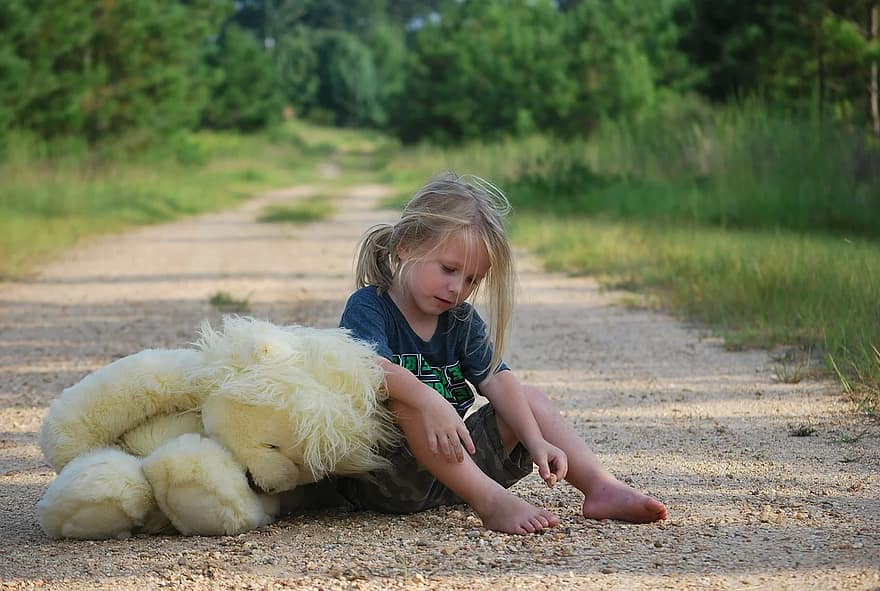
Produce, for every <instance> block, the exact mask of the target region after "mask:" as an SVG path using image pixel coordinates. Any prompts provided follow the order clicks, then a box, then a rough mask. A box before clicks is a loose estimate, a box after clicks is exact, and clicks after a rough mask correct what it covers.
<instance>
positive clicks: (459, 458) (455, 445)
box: [449, 434, 464, 462]
mask: <svg viewBox="0 0 880 591" xmlns="http://www.w3.org/2000/svg"><path fill="white" fill-rule="evenodd" d="M449 444H450V445H451V446H452V450H453V451H454V452H455V461H456V462H463V461H464V452H463V451H461V443H459V441H458V435H457V434H453V435H450V437H449Z"/></svg>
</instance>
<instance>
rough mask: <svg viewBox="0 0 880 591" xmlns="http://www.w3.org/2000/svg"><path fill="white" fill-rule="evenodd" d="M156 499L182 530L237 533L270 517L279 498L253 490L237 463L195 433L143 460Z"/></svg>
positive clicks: (259, 524)
mask: <svg viewBox="0 0 880 591" xmlns="http://www.w3.org/2000/svg"><path fill="white" fill-rule="evenodd" d="M143 470H144V474H145V475H146V477H147V480H149V482H150V484H151V485H152V487H153V492H154V493H155V495H156V502H157V503H158V505H159V508H160V509H162V512H163V513H164V514H165V515H167V516H168V518H169V519H170V520H171V523H173V524H174V527H175V528H177V531H179V532H180V533H182V534H185V535H192V534H198V535H208V536H212V535H235V534H239V533H242V532H245V531H249V530H252V529H254V528H257V527H260V526H263V525H266V524H267V523H271V522H272V521H274V520H275V518H276V517H277V516H278V511H279V508H280V503H279V500H278V499H277V498H274V497H268V496H262V497H261V496H260V495H257V494H256V493H255V492H254V491H253V490H251V488H250V486H248V481H247V477H246V476H245V472H244V469H243V468H242V466H241V464H239V463H238V462H236V461H235V458H233V457H232V455H231V454H230V453H229V452H228V451H227V450H226V449H225V448H224V447H223V446H222V445H220V444H219V443H217V442H216V441H212V440H210V439H207V438H205V437H202V436H201V435H198V434H196V433H188V434H186V435H181V436H180V437H177V438H176V439H173V440H171V441H169V442H168V443H165V444H164V445H162V446H160V447H159V449H157V450H156V451H155V452H153V453H152V454H150V457H148V458H147V459H146V460H144V465H143Z"/></svg>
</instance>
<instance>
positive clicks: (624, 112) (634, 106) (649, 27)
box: [567, 0, 694, 133]
mask: <svg viewBox="0 0 880 591" xmlns="http://www.w3.org/2000/svg"><path fill="white" fill-rule="evenodd" d="M679 5H681V1H680V0H658V1H656V2H651V3H647V4H646V3H632V2H626V1H625V0H582V1H580V2H577V3H569V5H568V6H567V9H568V10H569V12H568V13H567V14H568V18H567V22H568V23H569V27H570V28H569V32H568V43H567V46H568V47H571V48H572V49H573V59H572V64H571V74H570V75H571V77H572V78H573V79H574V80H576V81H577V87H578V98H577V102H576V104H577V107H576V108H575V109H574V111H573V113H572V119H573V120H574V125H573V126H571V128H572V129H573V131H574V132H575V133H586V132H588V131H589V130H590V129H592V128H593V126H595V124H596V122H597V121H599V120H600V119H602V118H618V117H635V116H638V115H639V114H641V113H642V112H644V111H646V110H649V109H651V108H652V107H653V106H654V104H655V102H656V96H657V90H658V89H659V88H661V87H663V88H668V89H671V90H674V91H684V90H687V89H689V88H690V87H691V86H692V85H693V83H694V77H693V76H692V75H689V74H688V68H689V66H688V63H687V59H686V58H685V56H684V54H683V53H682V52H681V51H680V50H679V49H678V43H679V38H680V32H679V29H678V26H677V25H676V23H675V20H674V18H673V17H674V15H675V11H676V10H677V8H678V7H679Z"/></svg>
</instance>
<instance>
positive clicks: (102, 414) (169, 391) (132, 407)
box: [40, 349, 207, 471]
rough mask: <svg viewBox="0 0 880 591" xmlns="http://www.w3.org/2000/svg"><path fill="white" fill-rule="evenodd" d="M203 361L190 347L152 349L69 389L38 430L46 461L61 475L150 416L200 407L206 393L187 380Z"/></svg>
mask: <svg viewBox="0 0 880 591" xmlns="http://www.w3.org/2000/svg"><path fill="white" fill-rule="evenodd" d="M201 361H202V356H201V354H200V353H199V352H198V351H193V350H192V349H174V350H161V349H148V350H146V351H141V352H140V353H136V354H134V355H129V356H128V357H123V358H122V359H118V360H116V361H114V362H113V363H111V364H110V365H107V366H106V367H102V368H101V369H99V370H97V371H95V372H93V373H91V374H89V375H87V376H86V377H85V378H83V379H82V380H81V381H80V382H79V383H77V384H75V385H74V386H71V387H69V388H66V389H65V390H64V391H63V392H62V393H61V396H60V397H59V398H57V399H56V400H55V401H54V402H52V405H51V406H50V407H49V412H48V414H47V415H46V418H45V419H44V420H43V425H42V427H41V429H40V447H41V449H42V450H43V455H44V456H45V457H46V460H48V462H49V464H51V466H52V467H53V468H54V469H55V470H56V471H59V470H61V469H62V468H63V467H64V466H65V464H67V463H68V462H69V461H70V460H72V459H73V458H75V457H77V456H79V455H81V454H83V453H85V452H87V451H89V450H92V449H95V448H98V447H102V446H105V445H111V444H113V443H115V442H116V441H117V440H118V439H119V437H121V436H122V435H123V434H124V433H126V432H127V431H130V430H131V429H133V428H135V427H137V426H139V425H141V424H142V423H143V422H144V420H145V419H148V418H149V417H152V416H154V415H156V414H160V413H170V412H180V411H189V410H194V409H198V408H199V407H201V405H202V402H203V400H204V398H205V395H206V394H207V390H206V389H205V388H204V387H201V386H199V385H198V384H195V383H193V382H192V381H190V378H189V376H190V374H191V373H192V372H191V370H192V369H193V368H194V367H196V366H198V365H199V364H200V363H201Z"/></svg>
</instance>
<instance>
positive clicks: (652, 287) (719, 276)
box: [0, 105, 880, 415]
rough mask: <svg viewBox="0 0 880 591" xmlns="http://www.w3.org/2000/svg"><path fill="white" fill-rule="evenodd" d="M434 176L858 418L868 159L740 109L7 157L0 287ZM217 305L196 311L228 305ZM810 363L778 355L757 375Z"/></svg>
mask: <svg viewBox="0 0 880 591" xmlns="http://www.w3.org/2000/svg"><path fill="white" fill-rule="evenodd" d="M661 115H662V116H661ZM25 143H26V142H25ZM326 163H330V164H331V165H332V166H330V167H326V166H324V167H322V166H320V165H322V164H326ZM444 169H451V170H456V171H458V172H469V173H476V174H479V175H480V176H482V177H484V178H487V179H489V180H491V181H492V182H494V183H496V184H497V185H499V186H500V188H501V189H503V190H504V191H505V192H506V193H507V194H508V195H509V197H510V198H511V201H512V202H513V205H514V211H515V215H514V217H513V219H512V221H513V225H512V236H513V238H514V240H515V241H516V242H518V243H519V244H521V245H523V246H526V247H528V248H531V249H532V250H534V251H535V252H537V253H538V254H539V255H540V256H541V257H543V259H544V261H545V263H546V265H547V266H548V268H550V269H553V270H559V271H564V272H567V273H575V274H593V275H595V276H597V277H598V278H600V280H601V281H602V282H603V283H604V284H605V285H608V286H614V287H618V288H626V289H628V290H632V291H638V292H640V294H641V295H640V299H642V300H643V301H649V302H651V303H652V304H653V303H656V304H657V305H659V306H662V307H663V308H665V309H668V310H673V311H676V312H678V313H680V314H681V315H683V316H686V317H688V318H690V319H693V320H696V321H699V322H701V323H703V324H704V325H706V326H707V327H710V328H712V329H714V330H715V331H717V332H718V333H719V334H721V335H723V336H724V339H725V343H726V345H727V346H728V347H729V348H734V349H735V348H743V347H775V346H779V345H782V346H786V347H789V348H791V349H792V350H794V351H800V352H802V354H803V355H804V356H805V357H804V358H807V357H809V355H808V353H807V352H808V351H810V350H813V351H815V352H816V353H817V355H818V356H820V357H822V358H824V359H825V360H826V361H827V364H828V368H829V371H831V372H833V373H834V375H837V376H838V378H839V379H840V382H841V384H842V386H843V388H844V389H845V390H846V391H847V392H849V393H850V394H851V396H852V397H853V399H854V400H855V401H856V402H857V404H858V408H859V409H860V410H862V411H864V412H866V413H869V414H873V415H877V414H878V412H880V352H878V350H877V347H878V346H880V305H878V303H880V150H878V149H877V146H872V145H871V144H870V142H869V141H867V140H865V138H864V137H863V136H862V135H860V134H859V133H856V132H854V131H853V130H846V129H832V128H830V127H826V126H822V125H817V124H816V123H815V122H812V121H809V120H805V119H803V118H801V119H798V118H796V117H791V116H788V115H774V114H771V113H767V112H765V111H762V110H761V109H754V108H750V107H747V108H730V109H721V110H706V109H702V108H693V106H688V105H685V106H684V107H682V108H680V109H678V110H673V111H672V112H669V113H665V114H660V115H658V116H657V117H654V118H650V117H649V118H646V119H644V120H642V121H639V122H604V123H603V124H602V125H601V126H600V127H599V129H598V130H597V132H596V134H594V136H593V137H592V138H590V139H588V140H578V141H564V142H563V141H557V140H552V139H549V138H545V137H540V136H537V137H529V138H521V139H516V140H509V141H505V142H499V143H494V144H472V145H468V146H462V147H458V148H437V147H431V146H416V147H407V148H402V147H400V146H399V145H398V144H397V143H396V142H394V141H393V140H389V139H388V138H386V137H383V136H382V135H380V134H378V133H376V132H361V131H353V130H335V129H334V130H329V129H325V128H319V127H313V126H308V125H305V124H302V123H300V122H290V123H289V124H287V125H286V126H285V127H284V128H282V129H280V130H276V131H275V132H273V133H272V134H264V135H262V136H247V137H242V136H237V135H232V134H223V133H200V134H196V135H193V136H190V137H188V138H183V139H181V140H179V142H178V143H177V144H176V145H175V146H173V153H172V154H171V156H169V154H167V153H166V154H161V153H157V154H153V155H149V154H148V155H144V156H141V157H139V158H138V159H135V160H113V159H109V160H105V161H101V162H100V163H99V166H94V165H93V163H92V162H91V160H90V159H89V157H87V156H83V155H80V156H76V155H74V156H72V157H67V158H64V157H57V156H51V157H50V156H45V155H44V156H39V155H37V156H33V155H28V151H27V149H21V150H19V151H18V153H16V152H13V157H12V158H10V159H9V160H8V161H7V162H6V163H5V164H3V165H0V175H2V178H3V179H4V183H3V184H2V185H0V278H2V277H16V276H20V274H21V273H23V272H24V270H26V269H27V268H29V267H30V266H31V265H32V264H33V261H34V260H38V259H39V258H41V257H44V256H48V255H50V254H51V253H53V252H55V251H57V250H58V249H59V248H63V247H65V246H67V245H69V244H72V243H74V242H76V241H77V240H79V239H80V238H82V237H83V236H87V235H89V234H92V233H96V232H108V231H115V230H118V229H122V228H125V227H128V226H131V225H134V224H144V223H154V222H157V221H164V220H166V219H171V218H173V217H176V216H181V215H188V214H191V213H195V212H198V211H205V210H207V209H215V208H220V207H227V206H230V205H234V204H235V203H238V202H240V201H241V200H243V199H247V198H248V197H249V196H250V195H253V194H256V193H258V192H260V191H262V190H265V189H268V188H278V187H282V186H290V185H291V184H295V183H299V182H310V181H315V180H320V182H321V184H322V185H324V186H327V187H328V188H330V187H333V186H336V185H340V184H343V183H346V184H351V183H358V182H377V181H378V182H384V183H388V184H391V185H392V186H393V187H395V188H396V189H397V190H398V195H397V197H395V198H393V199H392V200H390V201H389V202H388V203H387V204H386V205H392V206H395V207H396V206H398V205H400V204H401V203H402V202H403V201H405V200H406V199H407V198H408V197H409V195H411V194H412V192H413V191H414V190H415V189H417V188H418V187H419V186H420V185H421V184H423V183H424V181H425V180H426V179H427V178H429V177H430V176H431V175H433V174H434V173H436V172H437V171H440V170H444ZM322 170H324V171H325V172H324V173H323V175H324V176H323V177H322ZM326 170H333V171H340V172H341V174H339V175H338V176H337V177H335V178H328V177H327V173H326ZM334 174H335V173H334ZM330 208H332V204H331V203H329V201H328V200H326V199H316V200H314V201H305V202H303V203H301V204H297V205H292V206H283V207H282V206H278V207H275V208H271V209H268V210H266V211H265V212H263V218H262V219H263V220H264V221H266V222H292V223H302V222H305V221H309V220H314V219H323V217H325V216H328V215H331V214H332V209H330ZM226 295H227V296H229V294H226ZM229 299H230V301H229V302H224V300H223V298H220V299H218V303H217V304H216V305H218V306H220V305H229V306H232V307H234V306H235V305H236V302H239V303H240V302H242V301H241V300H236V299H235V298H233V297H232V296H229ZM243 302H244V303H245V304H246V300H244V301H243ZM632 305H637V304H632ZM813 370H814V368H812V367H810V366H809V364H804V363H802V362H801V361H799V360H798V359H796V358H794V357H793V358H792V359H790V360H782V361H780V362H778V363H777V368H776V374H777V375H776V377H777V379H779V380H781V381H787V382H794V381H797V380H800V379H803V378H805V377H807V376H808V375H812V373H813Z"/></svg>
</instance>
